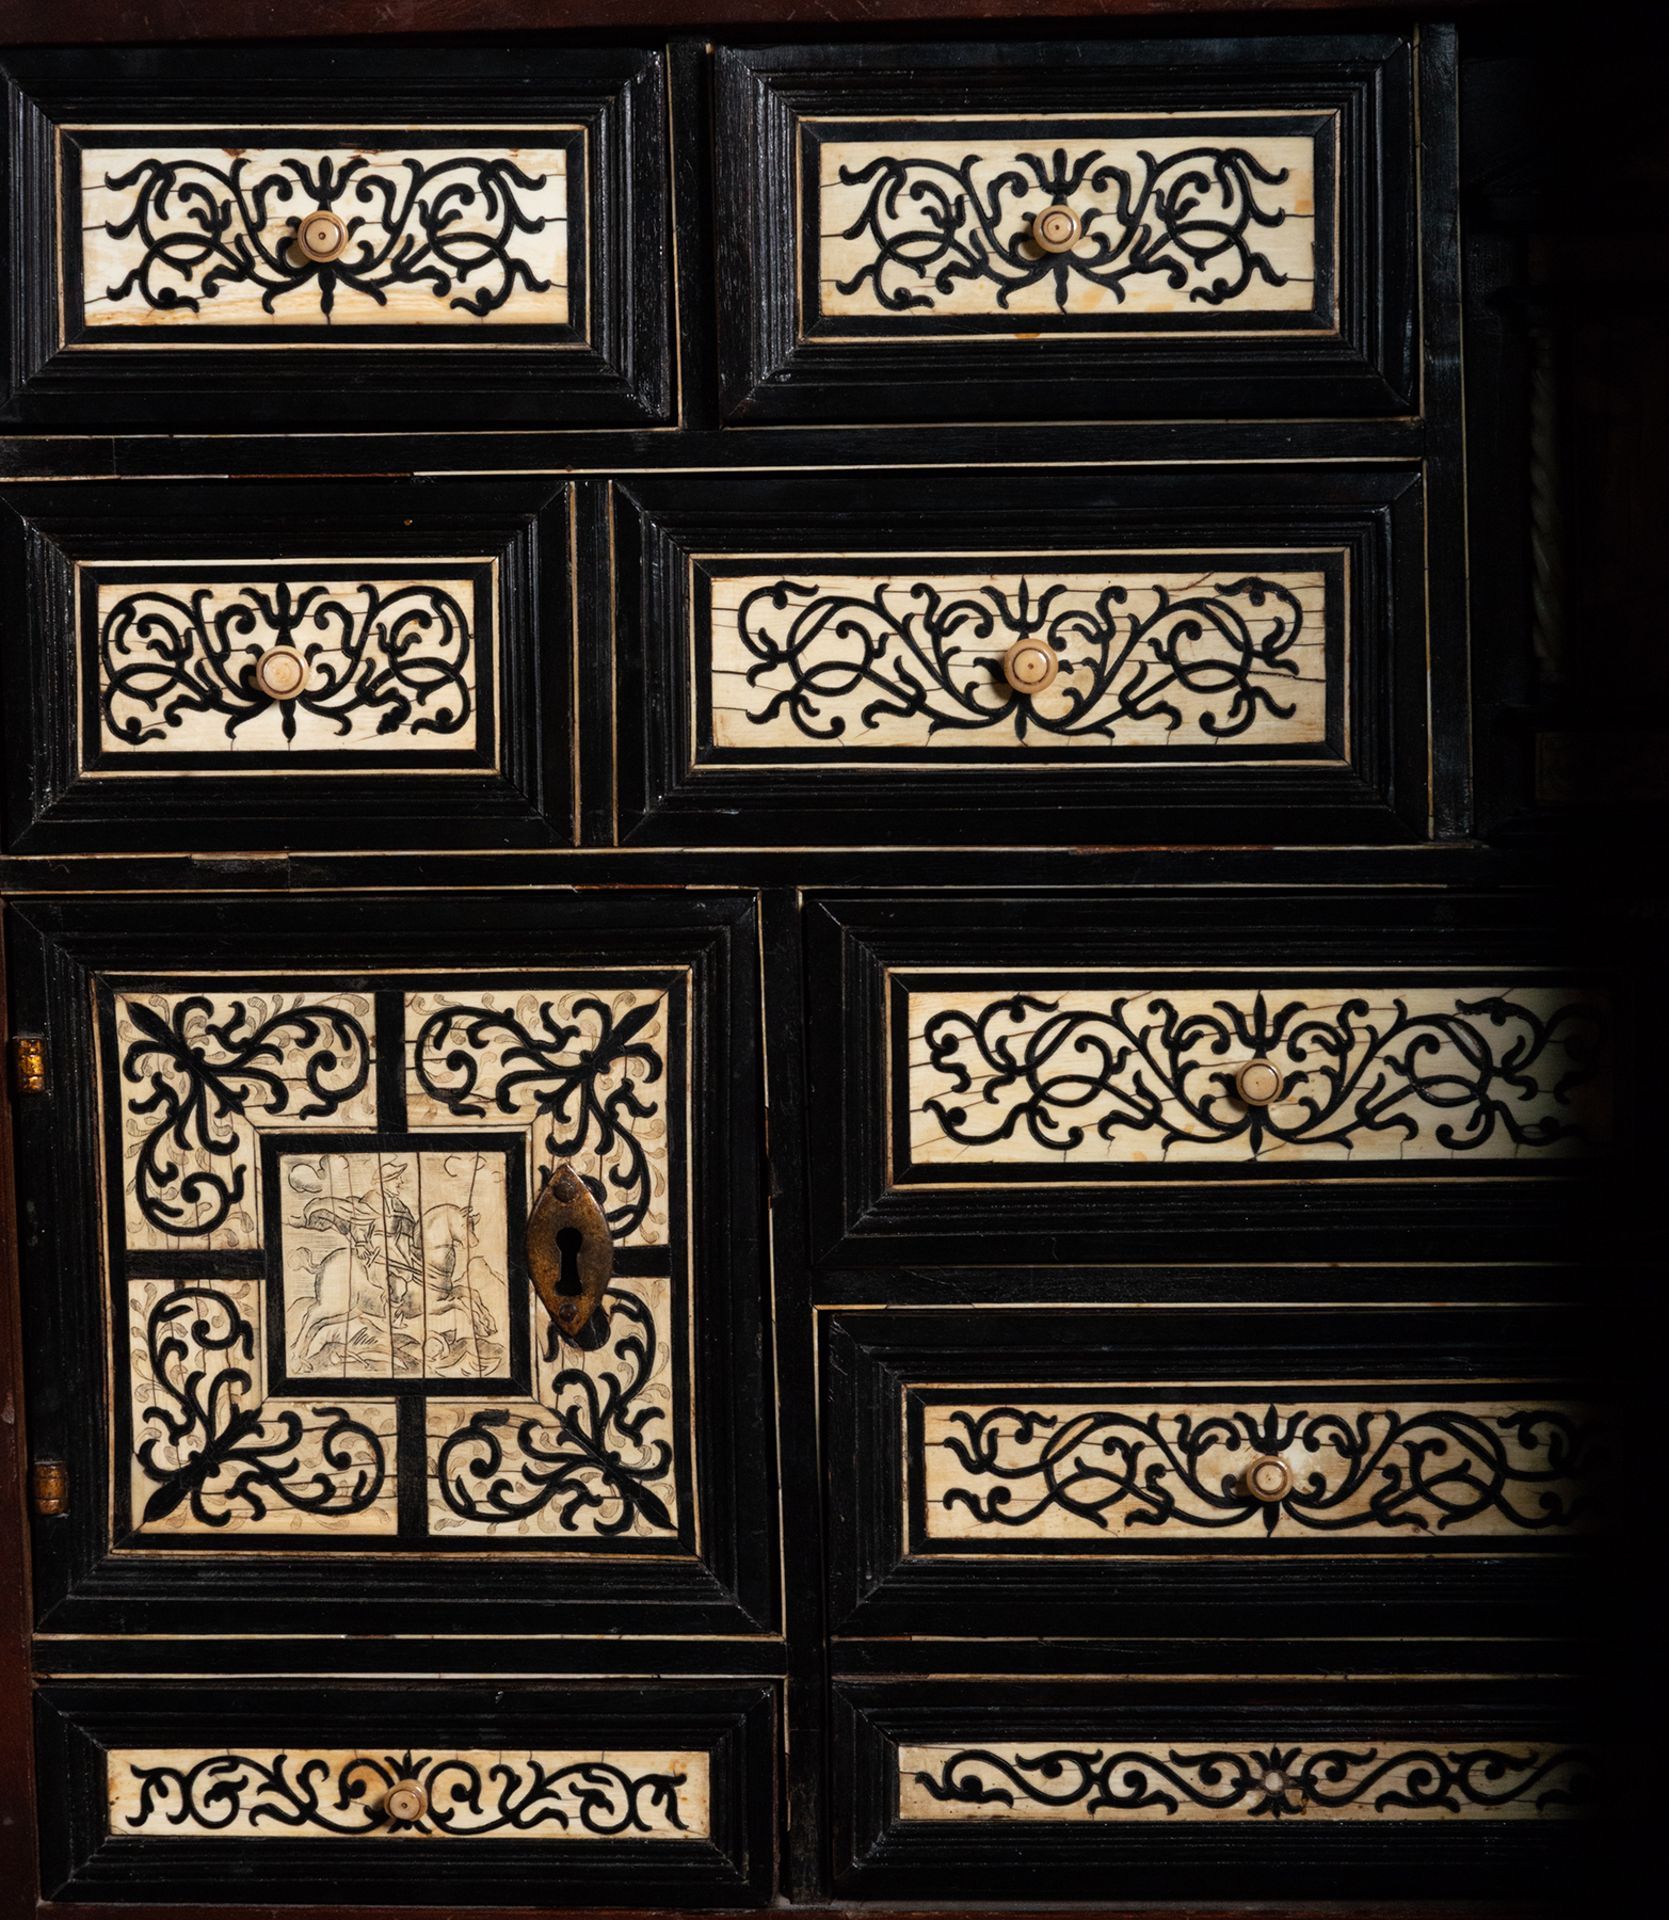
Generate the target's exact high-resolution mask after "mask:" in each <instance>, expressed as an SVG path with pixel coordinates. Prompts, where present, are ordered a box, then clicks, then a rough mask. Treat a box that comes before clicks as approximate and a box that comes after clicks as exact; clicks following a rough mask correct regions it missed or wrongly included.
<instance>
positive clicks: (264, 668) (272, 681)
mask: <svg viewBox="0 0 1669 1920" xmlns="http://www.w3.org/2000/svg"><path fill="white" fill-rule="evenodd" d="M307 673H308V668H307V662H306V661H305V660H304V659H303V658H302V657H301V655H300V654H299V653H297V652H296V650H295V648H294V647H269V648H268V649H267V651H266V652H265V653H263V654H262V655H261V657H260V659H259V660H257V661H256V662H255V684H256V686H258V687H259V688H260V689H261V691H262V692H263V693H264V694H265V695H266V696H267V698H268V699H269V700H293V699H295V697H296V695H297V694H298V693H300V692H301V690H302V688H303V687H305V686H306V685H307Z"/></svg>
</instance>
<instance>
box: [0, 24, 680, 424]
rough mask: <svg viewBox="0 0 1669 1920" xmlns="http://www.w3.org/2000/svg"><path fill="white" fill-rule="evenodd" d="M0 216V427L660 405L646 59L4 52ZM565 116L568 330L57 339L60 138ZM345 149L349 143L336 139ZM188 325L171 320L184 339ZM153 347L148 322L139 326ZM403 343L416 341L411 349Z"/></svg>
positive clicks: (523, 121) (658, 74) (469, 415)
mask: <svg viewBox="0 0 1669 1920" xmlns="http://www.w3.org/2000/svg"><path fill="white" fill-rule="evenodd" d="M0 72H3V73H4V74H5V76H6V89H7V112H6V125H7V138H8V152H7V157H6V161H5V173H6V176H7V178H8V180H9V192H8V201H9V206H10V219H9V222H8V232H7V237H6V241H5V245H4V249H3V257H4V260H5V280H6V293H5V298H4V301H3V302H0V322H3V329H4V338H3V340H0V364H3V365H4V367H5V369H6V384H5V387H4V389H3V397H0V423H5V424H9V425H11V426H13V427H21V428H25V429H34V428H41V427H56V428H65V427H90V428H94V429H97V430H102V431H105V432H109V431H112V430H116V429H137V430H143V429H147V428H151V429H157V430H160V431H164V432H177V431H178V430H179V429H180V428H181V427H182V426H195V427H202V428H207V429H210V430H213V431H222V432H223V431H225V430H227V429H229V428H231V429H243V430H248V429H255V428H265V429H272V430H279V431H282V430H284V429H295V428H301V427H305V426H308V425H316V424H318V423H319V422H320V421H326V422H329V423H330V424H331V425H332V426H333V427H335V428H338V429H340V428H344V427H359V428H366V427H395V426H399V427H407V428H412V427H423V428H447V427H479V426H482V425H485V424H489V423H491V424H499V425H505V426H509V425H517V426H524V425H527V424H529V423H531V422H533V421H538V422H540V423H541V424H547V425H572V424H576V423H595V422H602V421H612V422H615V423H618V424H626V425H632V424H637V425H642V424H649V423H652V422H656V421H660V420H664V419H666V418H667V417H668V414H669V411H670V408H671V404H672V402H671V352H670V345H669V340H670V299H669V294H668V288H667V283H666V276H665V274H664V273H663V272H662V270H661V264H660V263H661V261H662V258H663V256H664V254H665V251H666V195H665V192H664V182H665V178H666V172H667V160H666V99H665V85H664V74H663V61H662V57H661V55H660V54H659V53H658V52H653V51H633V50H626V51H614V52H605V51H601V50H596V49H591V48H585V49H573V48H569V49H563V50H561V51H553V52H551V53H547V54H537V53H529V52H523V53H519V54H506V53H504V52H501V51H492V50H488V49H485V48H483V49H476V50H472V51H470V52H469V53H467V54H463V55H457V54H455V55H453V56H452V57H450V58H448V59H446V60H443V61H437V60H436V59H434V58H433V56H432V55H430V54H428V53H425V52H421V51H414V50H412V49H409V48H398V49H396V48H390V47H379V48H376V49H374V50H367V49H356V50H354V51H351V52H346V51H344V52H338V53H335V54H334V55H333V56H332V57H331V59H330V60H328V61H324V62H321V61H319V60H317V59H315V58H314V57H312V56H311V55H310V54H308V53H307V52H305V51H302V50H294V49H288V48H286V49H279V50H267V51H264V52H253V51H248V50H234V51H231V52H205V51H198V50H177V51H171V52H170V53H169V54H168V56H167V58H166V61H165V62H164V63H162V64H160V65H159V64H158V63H157V62H156V60H155V59H154V57H152V56H150V55H147V54H145V53H144V52H143V51H140V52H133V51H118V50H97V51H95V50H90V49H79V50H74V51H69V50H65V51H57V50H48V49H37V50H32V51H18V52H14V53H11V54H8V55H7V56H6V57H5V60H4V63H3V66H0ZM540 120H546V121H548V122H550V123H552V124H567V125H577V126H578V127H580V128H581V129H582V130H583V132H584V136H585V142H586V146H587V149H588V156H589V157H588V163H587V165H588V176H589V177H588V189H589V203H588V205H587V207H586V222H585V224H586V228H587V239H586V249H585V256H584V257H585V283H584V284H585V293H586V299H585V302H584V307H585V312H586V316H587V317H586V321H585V324H584V327H583V329H581V328H579V327H569V328H563V329H558V330H556V332H555V334H554V335H552V337H550V338H548V339H540V338H539V337H538V335H539V333H540V331H543V332H545V333H547V334H549V333H550V330H549V329H545V330H537V329H535V330H529V329H525V328H520V327H516V326H505V327H494V328H488V329H484V330H483V336H482V341H481V343H480V344H479V345H472V344H469V343H468V342H462V343H460V342H458V341H453V342H452V343H451V344H448V345H440V346H435V345H429V346H425V345H424V342H423V340H422V338H421V337H420V335H421V331H422V330H420V329H415V328H414V329H412V330H411V332H412V334H413V335H414V336H419V337H416V338H415V340H410V339H408V340H400V339H396V340H394V341H391V342H389V343H385V344H382V345H378V346H370V345H362V346H357V347H356V346H352V345H351V344H350V345H347V346H341V345H309V344H290V345H286V346H283V347H280V348H273V349H264V348H260V347H257V346H255V345H254V344H253V343H251V344H249V345H238V344H230V345H220V346H206V345H205V346H201V347H192V346H190V345H189V343H188V342H187V343H182V344H181V345H178V346H169V345H168V344H166V343H165V338H163V337H159V339H158V341H157V343H156V344H155V345H152V346H144V345H138V346H133V345H124V346H120V347H118V346H115V345H109V344H106V345H100V344H98V343H97V339H96V334H95V335H94V336H93V337H91V338H88V339H82V338H77V337H64V336H63V334H62V329H61V322H60V313H59V298H60V287H61V284H62V281H63V271H64V270H63V265H62V262H61V259H60V231H59V230H60V226H61V219H60V213H59V182H58V171H59V146H60V141H61V140H62V139H63V138H64V137H66V136H65V132H64V130H65V129H70V128H74V129H77V130H79V131H80V132H81V133H82V134H85V133H86V132H87V131H89V130H93V129H96V128H97V127H98V126H99V125H100V124H107V123H112V124H113V123H129V124H131V123H134V122H138V123H141V124H145V125H155V126H157V127H159V128H163V129H167V128H171V127H180V128H207V129H213V130H222V129H225V130H232V131H235V130H236V129H238V128H239V127H243V126H249V127H259V126H263V125H274V124H278V125H282V124H285V123H286V122H287V121H295V122H299V123H301V124H303V125H306V124H308V123H314V124H317V123H320V122H323V123H326V124H334V125H336V126H339V127H342V128H343V129H344V130H345V131H346V133H347V134H348V135H350V136H351V135H352V134H353V133H354V132H355V131H356V130H363V129H366V128H370V127H376V126H380V125H385V124H392V125H394V126H398V125H400V124H401V123H402V122H404V123H408V124H415V125H418V126H424V125H445V124H448V123H458V122H462V123H464V124H465V126H466V127H470V126H473V127H476V128H479V129H489V128H492V127H494V126H495V125H497V126H504V127H514V128H526V127H527V126H528V125H529V124H530V123H532V124H535V125H536V124H537V123H538V122H539V121H540ZM350 144H351V140H350ZM187 331H189V330H187ZM161 334H162V336H165V335H166V329H162V330H161ZM418 349H421V350H418Z"/></svg>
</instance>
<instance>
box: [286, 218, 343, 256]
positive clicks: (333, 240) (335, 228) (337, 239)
mask: <svg viewBox="0 0 1669 1920" xmlns="http://www.w3.org/2000/svg"><path fill="white" fill-rule="evenodd" d="M347 244H348V229H347V227H346V226H345V225H344V223H343V222H342V220H341V218H340V217H339V216H338V215H336V214H334V213H326V212H324V211H323V210H322V209H321V210H320V211H319V212H317V213H304V214H303V215H302V216H301V218H300V219H299V220H298V221H297V222H296V238H295V248H296V252H297V253H299V254H300V255H301V257H302V259H304V260H312V261H314V262H315V263H317V264H319V265H323V264H324V263H325V262H326V261H329V260H334V259H336V258H337V257H338V256H339V255H340V254H341V253H342V251H343V249H344V248H345V247H346V246H347Z"/></svg>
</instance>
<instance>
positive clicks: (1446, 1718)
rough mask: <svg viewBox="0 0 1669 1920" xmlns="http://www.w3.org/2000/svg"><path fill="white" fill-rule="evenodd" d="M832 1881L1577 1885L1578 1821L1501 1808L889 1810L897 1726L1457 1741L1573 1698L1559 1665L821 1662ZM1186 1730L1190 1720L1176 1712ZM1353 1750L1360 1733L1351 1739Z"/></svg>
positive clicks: (1260, 1886)
mask: <svg viewBox="0 0 1669 1920" xmlns="http://www.w3.org/2000/svg"><path fill="white" fill-rule="evenodd" d="M834 1720H835V1727H836V1739H835V1742H834V1746H835V1754H836V1763H835V1773H836V1781H835V1789H834V1831H835V1861H836V1865H835V1884H836V1886H837V1888H838V1889H839V1890H840V1891H841V1892H842V1893H844V1894H846V1895H847V1896H848V1897H856V1898H863V1899H869V1898H881V1899H925V1898H933V1899H939V1900H944V1899H951V1900H956V1899H961V1900H982V1901H983V1900H1003V1899H1009V1900H1013V1899H1024V1898H1025V1897H1026V1896H1027V1894H1028V1893H1029V1891H1030V1890H1031V1889H1032V1888H1034V1887H1036V1885H1037V1884H1038V1881H1039V1879H1040V1878H1042V1877H1045V1876H1046V1877H1047V1881H1048V1884H1049V1886H1050V1888H1051V1890H1052V1891H1054V1892H1055V1893H1056V1895H1057V1897H1059V1898H1061V1899H1065V1900H1073V1899H1078V1900H1094V1899H1097V1898H1098V1897H1101V1896H1102V1895H1103V1894H1104V1890H1105V1888H1106V1886H1107V1883H1108V1878H1109V1876H1116V1879H1117V1882H1118V1885H1119V1888H1120V1892H1121V1897H1123V1898H1125V1899H1132V1900H1141V1899H1148V1900H1167V1901H1169V1900H1184V1901H1186V1900H1212V1899H1226V1898H1233V1899H1238V1900H1247V1899H1270V1898H1274V1899H1281V1900H1290V1899H1293V1898H1299V1899H1303V1898H1305V1897H1315V1896H1326V1897H1328V1898H1333V1899H1340V1898H1344V1899H1353V1900H1361V1899H1365V1898H1377V1897H1384V1896H1386V1895H1391V1896H1394V1897H1397V1898H1402V1899H1407V1898H1410V1897H1417V1896H1420V1895H1425V1896H1427V1897H1430V1896H1433V1895H1440V1896H1442V1897H1444V1898H1449V1899H1453V1898H1466V1897H1479V1896H1488V1897H1491V1898H1495V1899H1499V1898H1501V1897H1503V1896H1510V1895H1519V1896H1528V1895H1532V1894H1534V1895H1537V1896H1539V1897H1541V1898H1542V1899H1557V1898H1558V1896H1559V1895H1561V1894H1564V1895H1567V1896H1568V1895H1570V1894H1572V1893H1574V1892H1575V1891H1576V1890H1577V1889H1578V1888H1579V1887H1581V1886H1582V1885H1583V1884H1584V1878H1583V1876H1584V1875H1585V1874H1587V1873H1588V1872H1590V1871H1591V1860H1592V1856H1591V1854H1590V1845H1591V1843H1590V1842H1589V1841H1588V1840H1586V1839H1585V1837H1584V1835H1583V1834H1582V1832H1581V1823H1580V1822H1558V1821H1536V1820H1524V1821H1514V1822H1512V1823H1511V1824H1510V1825H1508V1824H1505V1823H1503V1824H1502V1825H1500V1826H1496V1827H1495V1828H1494V1829H1493V1830H1492V1831H1491V1830H1488V1829H1485V1830H1484V1831H1485V1834H1486V1835H1487V1837H1482V1838H1481V1836H1480V1829H1479V1827H1477V1826H1475V1825H1473V1824H1472V1823H1471V1822H1465V1823H1462V1822H1460V1821H1455V1822H1452V1823H1446V1822H1443V1821H1432V1820H1421V1821H1408V1822H1398V1821H1395V1820H1387V1821H1385V1822H1384V1823H1383V1825H1379V1826H1376V1825H1374V1824H1373V1823H1372V1822H1366V1823H1358V1822H1353V1821H1351V1822H1347V1821H1338V1822H1317V1821H1307V1820H1304V1819H1302V1818H1300V1819H1292V1820H1281V1821H1279V1822H1276V1821H1272V1820H1259V1819H1239V1820H1231V1821H1201V1822H1199V1823H1189V1824H1187V1825H1185V1826H1179V1827H1174V1828H1173V1827H1171V1826H1169V1825H1168V1824H1167V1823H1166V1822H1164V1821H1158V1822H1153V1823H1149V1822H1145V1821H1121V1820H1118V1819H1116V1818H1104V1819H1100V1820H1094V1821H1091V1820H1085V1821H1080V1822H1076V1823H1070V1824H1061V1823H1054V1822H1050V1821H1047V1820H1044V1821H1039V1822H1036V1823H1033V1822H1030V1821H1026V1822H1012V1823H1011V1822H1008V1821H1003V1820H995V1821H989V1822H986V1821H980V1822H970V1821H953V1822H948V1823H946V1824H944V1825H935V1824H933V1823H921V1824H917V1823H913V1822H903V1821H900V1820H899V1819H898V1818H897V1814H896V1795H897V1790H898V1762H897V1749H898V1744H899V1742H900V1741H901V1740H905V1739H911V1740H922V1741H928V1742H932V1741H951V1742H955V1743H956V1744H958V1745H960V1744H962V1743H964V1742H966V1744H967V1745H968V1746H970V1747H975V1748H977V1747H978V1746H979V1745H980V1744H981V1742H982V1741H988V1740H997V1739H1019V1740H1023V1741H1028V1742H1029V1741H1038V1742H1040V1743H1047V1744H1049V1745H1057V1744H1060V1743H1061V1742H1062V1741H1064V1740H1065V1739H1068V1738H1074V1737H1076V1738H1079V1739H1081V1740H1082V1741H1083V1742H1084V1743H1086V1744H1090V1745H1094V1744H1101V1745H1102V1750H1103V1751H1105V1750H1106V1747H1105V1742H1106V1741H1107V1740H1108V1739H1109V1738H1111V1739H1115V1740H1119V1739H1129V1740H1131V1741H1140V1740H1142V1739H1144V1738H1146V1739H1149V1740H1153V1741H1160V1742H1171V1741H1176V1740H1182V1739H1194V1740H1197V1742H1198V1744H1199V1745H1200V1746H1201V1747H1206V1748H1208V1747H1209V1746H1210V1745H1211V1743H1212V1741H1213V1740H1214V1739H1217V1740H1222V1741H1229V1740H1237V1741H1250V1742H1254V1743H1258V1744H1265V1743H1279V1742H1281V1741H1283V1740H1316V1739H1322V1740H1327V1741H1328V1742H1329V1743H1331V1744H1337V1745H1349V1744H1351V1743H1352V1742H1360V1741H1361V1740H1362V1737H1363V1731H1364V1729H1365V1728H1366V1727H1368V1726H1370V1725H1371V1726H1372V1727H1373V1728H1374V1730H1375V1731H1376V1732H1378V1733H1380V1734H1381V1735H1382V1736H1391V1735H1401V1734H1406V1735H1407V1736H1408V1737H1410V1738H1411V1739H1414V1740H1422V1739H1424V1740H1429V1741H1431V1742H1432V1743H1433V1744H1439V1743H1444V1744H1446V1745H1452V1746H1455V1747H1460V1748H1462V1749H1464V1748H1465V1746H1466V1745H1468V1744H1469V1743H1471V1744H1482V1743H1483V1742H1484V1741H1485V1740H1487V1739H1490V1738H1494V1739H1500V1738H1502V1737H1503V1736H1506V1737H1508V1738H1512V1737H1517V1738H1519V1739H1522V1740H1533V1739H1550V1740H1559V1741H1564V1740H1580V1739H1581V1738H1582V1735H1583V1731H1584V1729H1585V1727H1586V1726H1587V1725H1588V1724H1589V1723H1590V1721H1591V1715H1590V1714H1589V1713H1588V1712H1587V1711H1586V1710H1585V1703H1584V1702H1583V1700H1582V1697H1581V1693H1580V1690H1579V1689H1578V1688H1577V1687H1575V1686H1573V1685H1571V1684H1570V1683H1569V1682H1566V1681H1560V1680H1550V1679H1545V1678H1544V1679H1540V1680H1518V1679H1508V1678H1502V1679H1493V1678H1475V1679H1472V1680H1470V1681H1466V1682H1463V1683H1456V1682H1434V1681H1431V1680H1426V1679H1422V1678H1420V1677H1418V1676H1409V1675H1398V1676H1397V1677H1396V1679H1395V1682H1394V1684H1380V1685H1374V1684H1372V1683H1363V1682H1362V1681H1360V1680H1351V1679H1348V1678H1341V1677H1337V1676H1332V1675H1321V1674H1311V1675H1308V1676H1304V1677H1300V1676H1296V1675H1295V1676H1294V1677H1293V1678H1291V1679H1290V1680H1281V1681H1271V1680H1267V1679H1265V1680H1240V1681H1236V1680H1233V1679H1227V1678H1225V1679H1219V1680H1211V1681H1207V1680H1205V1679H1203V1678H1200V1677H1197V1676H1196V1677H1192V1678H1189V1677H1178V1678H1172V1679H1165V1680H1160V1679H1157V1678H1156V1679H1154V1680H1153V1681H1152V1682H1151V1683H1144V1684H1137V1685H1131V1684H1129V1682H1128V1681H1124V1680H1121V1679H1119V1678H1117V1677H1114V1676H1112V1675H1108V1676H1106V1677H1096V1678H1089V1677H1079V1678H1073V1679H1066V1678H1051V1679H1040V1678H1031V1677H1029V1678H1026V1679H1025V1680H1005V1679H1004V1678H1002V1677H1000V1675H999V1674H998V1673H995V1672H993V1673H982V1674H978V1675H975V1674H972V1673H970V1674H966V1675H964V1676H963V1677H961V1678H960V1679H956V1680H951V1679H944V1680H938V1679H930V1680H929V1679H924V1680H905V1679H888V1680H881V1679H877V1680H856V1679H851V1680H840V1681H837V1682H836V1684H835V1708H834ZM1196 1730H1197V1731H1196ZM1358 1750H1360V1749H1358Z"/></svg>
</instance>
